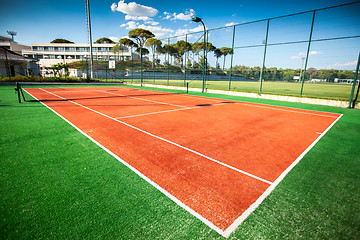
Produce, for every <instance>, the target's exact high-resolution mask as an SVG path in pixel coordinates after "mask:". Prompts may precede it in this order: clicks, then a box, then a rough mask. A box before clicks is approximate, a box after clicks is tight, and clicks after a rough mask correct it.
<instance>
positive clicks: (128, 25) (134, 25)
mask: <svg viewBox="0 0 360 240" xmlns="http://www.w3.org/2000/svg"><path fill="white" fill-rule="evenodd" d="M137 26H138V23H136V22H134V21H130V22H127V23H124V24H121V25H120V27H126V29H134V28H137Z"/></svg>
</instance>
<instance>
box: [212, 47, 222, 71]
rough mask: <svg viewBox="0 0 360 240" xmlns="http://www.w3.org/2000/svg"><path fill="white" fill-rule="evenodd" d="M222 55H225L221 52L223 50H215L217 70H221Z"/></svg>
mask: <svg viewBox="0 0 360 240" xmlns="http://www.w3.org/2000/svg"><path fill="white" fill-rule="evenodd" d="M222 55H223V53H222V52H221V50H220V49H219V48H217V49H215V51H214V56H215V57H216V68H220V65H219V58H221V56H222Z"/></svg>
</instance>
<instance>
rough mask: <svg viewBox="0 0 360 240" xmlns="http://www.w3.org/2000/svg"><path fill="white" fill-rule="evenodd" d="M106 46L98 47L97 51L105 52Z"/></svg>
mask: <svg viewBox="0 0 360 240" xmlns="http://www.w3.org/2000/svg"><path fill="white" fill-rule="evenodd" d="M106 51H107V48H106V47H99V48H98V52H106Z"/></svg>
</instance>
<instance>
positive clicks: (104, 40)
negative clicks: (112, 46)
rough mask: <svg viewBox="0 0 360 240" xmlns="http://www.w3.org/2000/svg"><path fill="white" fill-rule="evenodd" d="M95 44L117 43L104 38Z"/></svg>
mask: <svg viewBox="0 0 360 240" xmlns="http://www.w3.org/2000/svg"><path fill="white" fill-rule="evenodd" d="M94 43H115V42H114V41H113V40H111V39H110V38H107V37H103V38H99V39H98V40H96V42H94Z"/></svg>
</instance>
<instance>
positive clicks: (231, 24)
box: [225, 22, 237, 27]
mask: <svg viewBox="0 0 360 240" xmlns="http://www.w3.org/2000/svg"><path fill="white" fill-rule="evenodd" d="M236 24H237V23H236V22H231V23H226V24H225V27H230V26H233V25H236Z"/></svg>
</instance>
